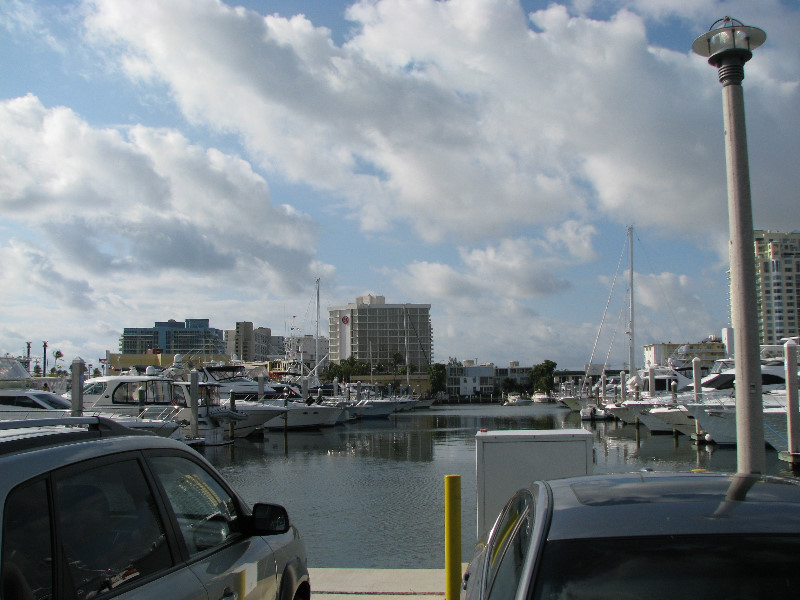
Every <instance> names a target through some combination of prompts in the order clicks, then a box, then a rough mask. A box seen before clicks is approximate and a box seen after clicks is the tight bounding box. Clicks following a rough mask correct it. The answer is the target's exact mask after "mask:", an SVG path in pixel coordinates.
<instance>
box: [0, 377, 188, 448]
mask: <svg viewBox="0 0 800 600" xmlns="http://www.w3.org/2000/svg"><path fill="white" fill-rule="evenodd" d="M71 416H72V404H71V402H70V401H69V400H67V399H66V398H64V397H63V396H59V395H58V394H55V393H53V392H48V391H44V390H37V389H31V388H27V389H26V388H18V389H14V388H4V389H0V420H3V421H7V420H14V421H21V420H27V419H42V418H50V417H71ZM81 416H98V417H105V418H108V419H111V420H112V421H116V422H117V423H120V424H122V425H125V426H126V427H130V428H131V429H140V430H145V431H149V432H150V433H154V434H156V435H160V436H162V437H174V438H178V439H180V438H181V437H182V435H183V434H182V432H181V424H180V423H179V422H177V421H175V420H173V419H169V418H166V419H147V418H143V417H139V416H122V415H118V414H113V413H103V412H97V411H83V415H81Z"/></svg>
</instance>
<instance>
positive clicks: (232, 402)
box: [228, 390, 236, 439]
mask: <svg viewBox="0 0 800 600" xmlns="http://www.w3.org/2000/svg"><path fill="white" fill-rule="evenodd" d="M228 404H229V405H230V409H231V412H236V396H235V395H234V393H233V390H231V395H230V397H229V399H228ZM235 428H236V422H235V421H233V420H231V422H230V423H229V424H228V437H230V439H233V438H234V437H235V436H234V431H233V430H234V429H235Z"/></svg>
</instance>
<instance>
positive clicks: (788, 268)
mask: <svg viewBox="0 0 800 600" xmlns="http://www.w3.org/2000/svg"><path fill="white" fill-rule="evenodd" d="M753 238H754V244H755V267H756V296H757V302H758V328H759V335H760V340H761V344H762V345H764V344H780V343H781V339H782V338H788V337H794V336H797V335H798V333H800V330H799V329H798V321H800V311H798V305H799V304H800V231H793V232H791V233H780V232H776V231H769V230H766V231H765V230H762V229H756V230H755V231H753Z"/></svg>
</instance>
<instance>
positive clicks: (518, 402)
mask: <svg viewBox="0 0 800 600" xmlns="http://www.w3.org/2000/svg"><path fill="white" fill-rule="evenodd" d="M528 404H533V398H531V397H529V396H525V395H523V394H518V393H509V394H507V395H506V399H505V401H504V402H503V406H527V405H528Z"/></svg>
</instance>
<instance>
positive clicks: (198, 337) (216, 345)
mask: <svg viewBox="0 0 800 600" xmlns="http://www.w3.org/2000/svg"><path fill="white" fill-rule="evenodd" d="M208 324H209V320H208V319H186V320H185V321H184V322H183V323H181V322H178V321H176V320H175V319H170V320H169V321H161V322H156V324H155V325H154V326H153V327H126V328H125V329H123V330H122V336H121V337H120V339H119V350H120V352H121V353H122V354H146V353H147V352H148V351H150V352H163V353H164V354H185V355H192V354H225V342H224V339H223V335H222V330H221V329H215V328H213V327H209V325H208Z"/></svg>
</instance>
